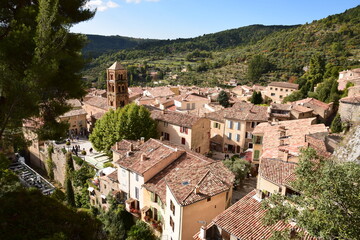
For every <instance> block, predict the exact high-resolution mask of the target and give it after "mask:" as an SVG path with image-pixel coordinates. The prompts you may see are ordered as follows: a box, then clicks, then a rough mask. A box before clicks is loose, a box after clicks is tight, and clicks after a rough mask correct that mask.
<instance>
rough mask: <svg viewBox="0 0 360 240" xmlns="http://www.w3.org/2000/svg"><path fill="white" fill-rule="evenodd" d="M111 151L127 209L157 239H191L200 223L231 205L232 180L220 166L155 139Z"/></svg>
mask: <svg viewBox="0 0 360 240" xmlns="http://www.w3.org/2000/svg"><path fill="white" fill-rule="evenodd" d="M112 150H113V161H114V164H115V166H116V167H117V176H118V183H119V184H118V190H119V191H120V192H121V193H120V195H123V196H125V197H126V198H127V200H126V201H125V205H126V209H127V210H128V211H129V212H131V213H132V214H133V215H134V216H136V217H138V218H140V219H142V220H143V221H145V222H147V223H148V224H149V225H150V226H151V227H152V228H153V229H154V231H155V233H156V234H157V235H158V236H160V235H162V236H163V238H167V239H174V240H175V239H191V237H192V236H193V235H194V234H195V233H196V231H198V227H199V226H200V223H199V221H210V220H211V219H212V218H213V217H215V216H216V215H217V214H219V213H221V212H222V211H224V210H225V209H226V208H227V207H228V206H229V204H230V201H231V196H232V183H233V180H234V175H233V174H232V173H231V172H230V171H229V170H227V169H226V167H225V166H224V165H223V164H222V163H221V162H216V161H214V160H212V159H209V158H206V157H204V156H203V155H200V154H197V153H195V152H192V151H188V150H185V149H184V148H181V147H179V146H177V145H172V144H170V143H169V142H167V141H159V140H155V139H150V140H148V141H146V142H141V141H138V142H137V141H127V140H123V141H121V142H118V143H117V144H116V145H115V146H114V147H113V148H112ZM114 190H115V189H114Z"/></svg>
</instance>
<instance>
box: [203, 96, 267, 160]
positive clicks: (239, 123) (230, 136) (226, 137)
mask: <svg viewBox="0 0 360 240" xmlns="http://www.w3.org/2000/svg"><path fill="white" fill-rule="evenodd" d="M206 116H207V118H208V119H210V121H211V123H210V128H211V130H210V136H211V139H210V142H211V143H210V144H211V149H212V150H215V151H223V152H231V153H241V152H244V151H245V150H246V149H248V148H252V147H253V143H252V131H253V129H254V128H255V126H256V125H257V124H259V123H261V122H265V121H267V120H268V113H267V107H264V106H258V105H254V104H251V103H245V102H239V103H235V104H234V105H233V106H232V107H231V108H225V109H223V110H221V111H217V112H213V113H209V114H207V115H206Z"/></svg>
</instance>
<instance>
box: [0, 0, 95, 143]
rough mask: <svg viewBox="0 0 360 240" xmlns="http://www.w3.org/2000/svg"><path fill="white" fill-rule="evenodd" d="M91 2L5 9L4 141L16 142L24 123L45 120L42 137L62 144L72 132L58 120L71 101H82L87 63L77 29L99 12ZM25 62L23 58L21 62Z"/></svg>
mask: <svg viewBox="0 0 360 240" xmlns="http://www.w3.org/2000/svg"><path fill="white" fill-rule="evenodd" d="M85 3H86V1H85V0H73V1H59V0H50V1H49V0H36V1H23V0H10V1H1V3H0V9H1V10H0V18H1V20H0V21H1V26H0V52H1V55H0V96H1V97H0V98H1V99H0V102H1V104H0V141H8V140H9V141H10V142H11V141H12V139H11V138H12V137H13V135H14V133H16V132H18V130H19V129H20V128H21V126H22V120H23V119H27V118H30V117H41V119H42V120H43V124H42V127H41V129H40V130H39V137H40V138H42V139H44V138H52V139H55V138H58V137H60V136H62V135H63V134H64V130H65V128H66V127H67V125H66V124H64V123H59V122H57V121H56V118H57V117H58V116H59V115H60V114H63V113H64V112H66V111H67V110H68V109H69V106H67V105H66V101H65V100H66V99H71V98H80V97H81V96H82V95H83V94H84V93H85V92H84V90H83V89H82V83H81V75H80V74H79V72H80V70H81V68H82V67H83V65H84V60H83V58H82V56H81V55H80V54H79V52H80V50H81V48H82V47H83V44H84V42H85V41H84V40H85V39H84V38H83V37H82V36H81V35H78V34H73V33H70V32H69V29H70V27H71V26H72V25H73V24H77V23H79V22H82V21H85V20H88V19H90V18H91V17H92V16H93V15H94V12H92V11H90V10H88V9H86V8H84V4H85ZM19 56H21V58H19Z"/></svg>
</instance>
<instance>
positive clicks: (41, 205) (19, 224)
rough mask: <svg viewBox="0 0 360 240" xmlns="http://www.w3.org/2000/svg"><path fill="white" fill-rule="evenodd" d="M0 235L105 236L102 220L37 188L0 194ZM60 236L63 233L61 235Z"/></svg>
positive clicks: (98, 238) (72, 238) (6, 238)
mask: <svg viewBox="0 0 360 240" xmlns="http://www.w3.org/2000/svg"><path fill="white" fill-rule="evenodd" d="M0 204H1V208H0V222H1V223H2V224H0V239H2V240H10V239H19V240H22V239H24V240H25V239H52V240H54V239H69V240H76V239H88V240H101V239H104V236H103V234H102V229H101V225H102V224H101V222H100V221H99V220H97V219H94V218H93V217H91V215H89V214H88V213H85V212H80V211H78V212H77V211H75V210H73V209H70V208H68V207H67V206H66V205H64V204H62V203H60V202H59V201H57V200H55V199H53V198H52V197H50V196H44V195H43V194H42V193H41V192H40V191H38V190H32V191H28V190H25V189H23V190H19V191H14V192H8V193H6V194H5V195H3V196H2V197H0ZM61 236H62V237H61Z"/></svg>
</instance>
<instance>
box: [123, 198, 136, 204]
mask: <svg viewBox="0 0 360 240" xmlns="http://www.w3.org/2000/svg"><path fill="white" fill-rule="evenodd" d="M135 200H136V199H133V198H129V199H128V200H126V201H125V203H132V202H134V201H135Z"/></svg>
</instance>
